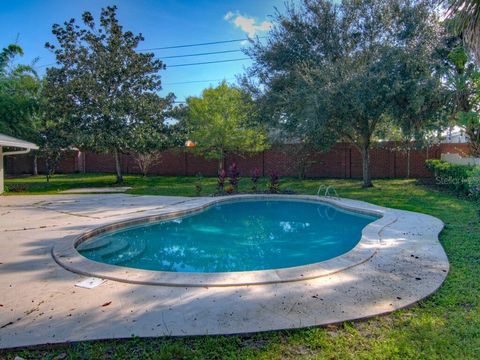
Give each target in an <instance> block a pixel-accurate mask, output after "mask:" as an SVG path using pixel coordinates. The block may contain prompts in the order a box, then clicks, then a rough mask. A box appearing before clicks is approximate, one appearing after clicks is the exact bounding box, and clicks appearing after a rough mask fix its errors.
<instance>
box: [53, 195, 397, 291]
mask: <svg viewBox="0 0 480 360" xmlns="http://www.w3.org/2000/svg"><path fill="white" fill-rule="evenodd" d="M258 199H275V200H295V201H308V202H321V203H324V204H327V205H330V206H334V207H338V208H340V209H343V210H347V211H352V212H357V213H362V214H366V215H374V216H379V219H377V220H375V221H373V222H371V223H369V224H368V225H367V226H366V227H365V228H364V229H363V231H362V237H361V239H360V241H359V242H358V244H357V245H356V246H355V247H354V248H353V249H351V250H350V251H348V252H347V253H345V254H342V255H340V256H337V257H335V258H332V259H329V260H325V261H322V262H318V263H313V264H308V265H303V266H296V267H290V268H281V269H272V270H257V271H241V272H216V273H187V272H166V271H151V270H143V269H135V268H128V267H123V266H116V265H110V264H105V263H100V262H96V261H93V260H90V259H88V258H86V257H84V256H82V255H81V254H80V253H79V252H78V251H77V249H76V246H78V245H79V244H80V243H82V242H83V241H85V240H87V239H89V238H91V237H93V236H95V235H98V234H101V233H104V232H106V231H112V230H118V229H120V228H124V227H127V226H133V225H138V224H142V223H149V222H157V221H161V220H168V219H173V218H177V217H181V216H185V215H189V214H193V213H197V212H201V211H204V210H206V209H207V208H209V207H211V206H215V205H217V204H221V203H226V202H232V201H249V200H258ZM396 221H397V215H396V212H395V211H394V210H393V209H388V208H384V207H380V206H376V205H372V204H369V203H365V202H360V201H354V200H349V199H343V198H331V197H319V196H310V195H270V194H251V195H233V196H225V197H212V198H211V199H208V200H207V201H206V202H205V203H203V204H201V205H195V204H188V205H187V207H186V208H185V209H183V210H180V211H178V210H177V211H171V212H167V213H161V214H154V215H150V216H145V217H137V218H133V219H128V220H124V221H119V222H118V221H117V222H112V223H110V224H107V225H104V226H101V227H97V228H95V229H92V230H90V231H87V232H84V233H83V234H81V235H79V236H67V237H66V238H67V239H66V240H67V241H62V242H60V243H57V244H56V245H55V246H54V247H53V248H52V256H53V258H54V260H55V261H56V262H57V263H58V264H59V265H60V266H62V267H64V268H65V269H67V270H69V271H72V272H74V273H78V274H81V275H86V276H93V277H99V278H103V279H109V280H115V281H121V282H126V283H132V284H142V285H159V286H177V287H227V286H248V285H262V284H275V283H286V282H294V281H303V280H310V279H315V278H319V277H324V276H329V275H332V274H335V273H338V272H340V271H344V270H347V269H350V268H352V267H354V266H357V265H360V264H363V263H365V262H367V261H368V260H370V259H371V258H372V257H373V256H375V254H376V253H377V251H378V249H379V247H380V246H381V243H382V232H383V230H384V229H385V228H387V227H389V226H391V225H392V224H394V223H395V222H396Z"/></svg>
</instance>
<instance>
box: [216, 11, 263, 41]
mask: <svg viewBox="0 0 480 360" xmlns="http://www.w3.org/2000/svg"><path fill="white" fill-rule="evenodd" d="M223 19H224V20H226V21H228V22H230V23H232V24H233V25H235V26H236V27H238V28H240V29H241V30H242V31H244V32H245V33H247V35H248V37H250V38H252V37H254V36H255V35H256V34H257V33H259V32H263V31H268V30H270V29H271V28H272V23H271V22H270V21H263V22H261V23H257V20H256V19H255V18H252V17H247V16H243V15H241V14H240V13H238V12H237V13H233V12H232V11H229V12H227V13H226V14H225V16H224V17H223Z"/></svg>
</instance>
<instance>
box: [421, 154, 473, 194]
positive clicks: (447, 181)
mask: <svg viewBox="0 0 480 360" xmlns="http://www.w3.org/2000/svg"><path fill="white" fill-rule="evenodd" d="M426 166H427V169H429V170H430V171H432V172H433V174H434V176H435V181H436V183H437V184H438V185H442V186H446V187H448V188H449V189H452V190H453V191H455V192H456V193H458V194H461V195H468V196H473V197H479V196H480V188H479V186H480V166H473V165H456V164H450V163H448V162H446V161H442V160H438V159H434V160H427V161H426Z"/></svg>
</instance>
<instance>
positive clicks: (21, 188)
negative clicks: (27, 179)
mask: <svg viewBox="0 0 480 360" xmlns="http://www.w3.org/2000/svg"><path fill="white" fill-rule="evenodd" d="M27 190H28V187H27V185H25V184H10V185H9V186H5V190H4V191H5V192H16V193H20V192H25V191H27Z"/></svg>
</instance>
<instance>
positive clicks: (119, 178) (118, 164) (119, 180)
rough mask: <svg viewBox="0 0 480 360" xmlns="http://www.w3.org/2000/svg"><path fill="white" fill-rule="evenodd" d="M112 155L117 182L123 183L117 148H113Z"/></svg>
mask: <svg viewBox="0 0 480 360" xmlns="http://www.w3.org/2000/svg"><path fill="white" fill-rule="evenodd" d="M113 156H114V157H115V171H116V173H117V184H121V183H123V176H122V168H121V166H120V156H119V154H118V149H114V150H113Z"/></svg>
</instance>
